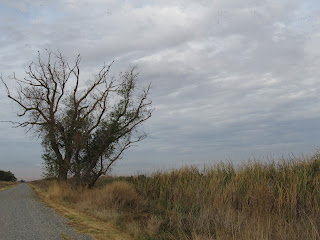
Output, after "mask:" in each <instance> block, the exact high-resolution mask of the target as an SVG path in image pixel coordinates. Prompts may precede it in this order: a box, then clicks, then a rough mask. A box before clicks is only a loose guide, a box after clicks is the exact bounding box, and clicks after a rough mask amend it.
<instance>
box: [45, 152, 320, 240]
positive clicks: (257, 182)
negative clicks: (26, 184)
mask: <svg viewBox="0 0 320 240" xmlns="http://www.w3.org/2000/svg"><path fill="white" fill-rule="evenodd" d="M44 189H45V190H44V192H45V196H46V198H48V199H51V200H53V201H56V202H60V203H61V204H64V205H68V206H71V207H72V208H74V209H76V210H77V211H81V212H83V213H85V214H86V215H90V216H91V217H94V218H95V219H99V221H102V222H108V223H112V224H114V225H117V226H118V227H119V228H120V229H121V230H122V231H124V232H126V233H129V234H130V236H131V237H132V238H133V239H195V240H196V239H198V240H207V239H221V240H222V239H223V240H225V239H240V240H241V239H246V240H247V239H261V240H262V239H266V240H267V239H283V240H286V239H288V240H289V239H290V240H298V239H320V236H319V232H320V208H319V203H320V156H319V155H315V156H313V157H309V158H307V157H306V158H303V157H301V158H290V159H287V160H284V159H283V160H281V161H277V162H268V163H260V162H257V161H253V162H248V163H246V164H243V165H242V166H240V167H238V168H235V167H234V166H233V165H232V164H217V165H214V166H211V167H207V168H205V169H203V170H199V169H198V168H196V167H185V168H182V169H178V170H172V171H170V172H158V173H154V174H152V175H151V176H144V175H140V176H136V177H119V178H111V177H105V178H102V179H100V180H99V184H98V187H97V188H96V189H93V190H87V189H79V188H74V187H72V186H71V185H68V184H58V183H56V182H50V183H49V184H47V185H46V187H44Z"/></svg>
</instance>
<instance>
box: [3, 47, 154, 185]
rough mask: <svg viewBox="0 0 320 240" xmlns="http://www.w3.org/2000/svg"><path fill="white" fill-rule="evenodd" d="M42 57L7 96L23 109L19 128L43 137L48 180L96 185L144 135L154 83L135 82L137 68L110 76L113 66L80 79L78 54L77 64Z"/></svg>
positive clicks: (57, 56)
mask: <svg viewBox="0 0 320 240" xmlns="http://www.w3.org/2000/svg"><path fill="white" fill-rule="evenodd" d="M47 53H48V55H47V59H45V60H43V59H42V58H41V56H40V53H39V55H38V60H37V62H36V63H31V64H30V65H29V67H28V68H27V70H26V76H25V77H24V78H23V79H19V78H17V77H16V76H15V75H14V76H13V77H12V78H11V80H13V81H14V82H16V84H17V85H18V91H16V92H15V93H13V94H12V93H11V91H10V89H9V87H8V85H7V84H6V82H5V81H4V80H3V79H2V77H1V79H2V82H3V83H4V85H5V87H6V89H7V93H8V97H9V98H10V99H11V100H12V101H13V102H15V103H16V104H17V105H18V106H19V107H20V108H21V110H22V112H21V113H20V114H18V116H21V117H22V116H24V117H25V118H24V119H27V120H26V121H23V122H21V123H19V124H18V126H20V127H27V128H30V129H33V130H35V132H36V133H38V134H39V136H40V137H42V144H43V147H44V154H43V160H44V169H45V176H47V177H57V178H58V179H59V180H61V181H66V180H67V179H68V178H70V177H72V178H74V179H75V180H76V182H77V183H78V184H82V185H86V186H88V187H92V186H93V185H94V184H95V182H96V180H97V179H98V178H99V177H100V176H101V175H103V174H106V173H107V172H109V171H110V170H111V167H112V165H113V164H114V162H115V161H117V160H118V159H120V157H121V155H122V153H123V152H124V151H125V150H126V149H127V148H129V147H130V146H132V144H133V143H135V142H139V141H141V140H143V139H144V138H145V137H146V134H145V133H144V132H142V131H141V130H139V126H140V125H141V124H142V123H143V122H145V121H146V120H147V119H149V118H150V117H151V114H152V110H153V109H152V108H151V100H150V99H149V90H150V85H148V86H146V87H140V86H138V84H137V77H138V73H137V71H136V68H135V67H133V68H131V69H129V71H127V72H124V73H120V75H119V77H118V78H115V77H113V76H109V70H110V68H111V66H112V63H111V64H109V65H106V64H105V65H103V66H102V67H101V68H100V70H99V71H98V73H97V74H96V75H94V76H93V78H91V79H89V80H87V81H85V82H83V81H82V80H81V78H80V55H79V56H78V57H77V58H76V60H75V63H74V64H73V65H71V64H69V63H68V61H67V60H66V58H65V57H64V56H62V54H61V53H59V52H58V53H51V52H49V51H48V52H47Z"/></svg>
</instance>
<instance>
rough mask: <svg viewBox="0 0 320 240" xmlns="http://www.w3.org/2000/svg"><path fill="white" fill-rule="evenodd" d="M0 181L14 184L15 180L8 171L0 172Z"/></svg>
mask: <svg viewBox="0 0 320 240" xmlns="http://www.w3.org/2000/svg"><path fill="white" fill-rule="evenodd" d="M0 181H6V182H16V181H17V178H16V177H15V176H14V174H13V173H12V172H10V171H3V170H0Z"/></svg>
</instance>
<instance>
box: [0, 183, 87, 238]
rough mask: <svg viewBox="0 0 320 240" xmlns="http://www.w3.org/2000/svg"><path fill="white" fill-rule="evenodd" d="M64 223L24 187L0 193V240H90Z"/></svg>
mask: <svg viewBox="0 0 320 240" xmlns="http://www.w3.org/2000/svg"><path fill="white" fill-rule="evenodd" d="M68 221H69V220H68V219H65V218H64V217H61V216H60V215H58V214H57V213H55V212H54V211H53V210H52V209H51V208H48V207H46V206H45V205H44V204H42V203H41V202H39V201H38V200H37V198H36V196H35V193H34V192H33V190H32V189H31V188H30V186H29V185H28V184H26V183H22V184H19V185H18V186H16V187H13V188H9V189H7V190H4V191H0V239H1V240H29V239H30V240H51V239H76V240H78V239H79V240H87V239H88V240H89V239H90V240H91V239H93V238H91V237H89V236H87V235H83V234H79V233H77V232H75V230H73V228H72V227H70V226H68V225H67V224H66V223H67V222H68Z"/></svg>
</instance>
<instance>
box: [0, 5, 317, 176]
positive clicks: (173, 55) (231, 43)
mask: <svg viewBox="0 0 320 240" xmlns="http://www.w3.org/2000/svg"><path fill="white" fill-rule="evenodd" d="M0 32H1V35H0V72H1V74H2V76H3V78H4V79H5V80H7V81H8V82H9V85H10V84H11V83H10V80H9V78H8V76H12V74H13V72H15V73H16V75H17V76H19V77H23V76H24V69H25V67H26V66H28V64H29V63H30V62H32V61H33V60H35V59H36V56H37V51H40V52H44V51H45V49H50V50H52V51H61V52H62V54H63V55H65V56H66V57H67V58H68V61H70V62H72V61H74V60H75V58H76V56H77V55H78V54H81V59H82V61H81V65H80V67H81V73H82V75H81V77H82V78H83V81H85V80H87V79H88V78H90V76H93V75H94V74H96V73H97V71H98V70H99V68H100V67H101V66H102V65H103V63H104V62H111V61H113V60H115V63H114V64H113V67H112V74H114V75H115V76H116V75H117V74H118V72H120V71H126V70H128V69H129V67H130V66H135V65H137V66H138V68H139V71H140V75H139V81H140V83H141V84H142V85H146V84H148V83H150V82H151V84H152V88H151V94H150V98H151V100H152V101H153V106H154V108H155V110H154V112H153V116H152V118H151V119H149V120H148V122H147V123H146V124H145V125H144V127H143V128H144V130H145V131H146V132H147V133H148V138H147V139H145V140H144V141H142V142H140V143H138V144H136V145H135V146H133V147H132V148H130V149H128V151H127V152H125V154H124V155H123V158H122V159H121V160H119V161H118V162H117V164H116V165H115V166H114V169H113V172H112V174H116V175H123V174H126V175H127V174H139V173H150V172H152V171H158V170H161V169H162V170H163V169H170V168H175V167H181V166H184V165H196V166H199V167H201V166H203V165H205V164H209V165H210V164H214V163H217V162H221V161H231V162H233V163H235V164H238V163H241V162H243V161H247V160H248V159H249V158H250V159H253V158H259V159H262V160H263V159H266V158H270V157H273V158H275V159H277V158H279V157H281V156H288V155H290V154H295V155H300V154H312V153H313V152H314V151H316V150H317V149H319V145H320V131H319V127H318V125H319V123H320V94H319V93H320V84H319V82H320V71H319V65H320V44H319V42H320V2H319V1H318V0H304V1H302V0H265V1H260V0H237V1H235V0H211V1H209V0H183V1H182V0H176V1H175V0H170V1H169V0H159V1H153V0H148V1H144V0H130V1H124V0H90V1H89V0H87V1H85V0H77V1H75V0H65V1H62V0H54V1H53V0H46V1H43V0H15V1H11V0H1V2H0ZM10 86H11V85H10ZM0 106H1V108H0V120H1V121H6V120H11V121H16V120H19V119H18V117H17V112H19V108H18V107H17V106H16V105H14V104H13V103H12V102H10V100H9V99H8V98H7V96H6V92H5V89H4V86H3V85H0ZM40 143H41V139H37V138H36V137H35V136H34V135H33V134H32V132H26V130H25V129H23V128H12V126H11V125H10V124H9V123H0V152H1V155H0V169H2V170H6V171H8V170H10V171H12V172H13V173H14V174H15V175H16V176H17V177H18V178H19V179H27V180H29V179H37V178H40V176H41V174H42V159H41V155H42V148H41V144H40Z"/></svg>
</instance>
